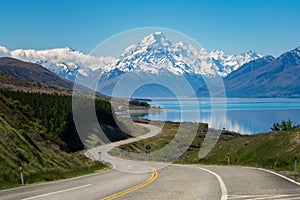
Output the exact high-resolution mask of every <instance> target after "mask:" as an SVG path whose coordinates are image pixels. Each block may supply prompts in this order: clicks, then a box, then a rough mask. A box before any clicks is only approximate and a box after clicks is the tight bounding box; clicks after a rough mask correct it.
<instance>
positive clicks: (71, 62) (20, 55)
mask: <svg viewBox="0 0 300 200" xmlns="http://www.w3.org/2000/svg"><path fill="white" fill-rule="evenodd" d="M150 49H152V50H153V51H152V52H151V53H154V54H152V55H150V52H148V54H147V55H148V56H149V57H148V58H146V57H143V58H144V61H145V59H148V61H150V63H152V64H159V65H160V66H163V65H164V64H168V62H173V63H172V64H173V66H172V67H170V68H168V70H170V71H171V72H173V73H177V74H178V73H181V74H182V73H195V74H202V75H209V74H214V73H218V74H219V75H220V76H223V77H225V76H227V75H228V74H229V73H231V72H232V71H234V70H236V69H237V68H238V67H239V66H241V65H243V64H245V63H247V62H249V61H251V60H254V59H257V58H261V57H263V56H264V55H263V54H258V53H255V52H253V51H249V52H247V53H243V54H240V55H233V54H225V53H224V52H223V51H219V50H213V51H211V52H206V50H205V49H203V48H201V49H196V48H195V47H193V46H191V45H189V44H185V43H183V42H177V43H174V44H172V43H171V41H169V40H168V39H167V38H166V37H165V35H164V34H163V33H161V32H155V33H153V34H150V35H148V36H145V37H144V38H143V39H142V40H141V42H140V43H139V44H137V45H131V46H129V47H128V48H127V49H126V50H125V51H124V52H123V54H122V55H121V56H120V57H118V58H114V57H107V56H106V57H103V56H102V57H101V56H93V55H86V54H84V53H82V52H80V51H75V50H73V49H71V48H57V49H48V50H31V49H29V50H23V49H17V50H13V51H10V50H8V49H7V48H6V47H4V46H0V57H12V58H16V59H20V60H23V61H27V62H31V63H37V64H40V65H42V66H43V67H45V68H47V69H49V70H50V71H52V72H54V73H56V74H58V75H59V76H61V77H63V78H66V79H68V80H72V81H74V80H75V78H76V77H79V78H82V79H84V78H85V77H89V76H90V74H98V75H101V74H103V73H110V72H111V73H114V72H115V71H116V70H117V69H118V70H120V71H130V70H132V69H134V70H137V68H136V67H134V66H135V65H137V64H141V63H139V61H142V60H143V59H140V60H138V58H137V59H136V60H134V58H133V57H130V54H134V55H136V56H146V54H145V52H146V51H148V50H150ZM155 49H156V50H155ZM163 54H165V56H170V57H169V60H168V59H167V60H160V59H162V57H160V56H163ZM203 55H204V56H210V57H211V58H212V63H213V66H211V68H206V69H205V68H203V67H202V68H201V67H200V66H199V62H201V57H203ZM151 56H152V57H151ZM140 58H142V57H140ZM130 60H131V61H133V62H132V63H130ZM156 61H159V63H156ZM164 61H166V62H167V63H162V62H164ZM124 62H125V63H124ZM129 65H130V66H129ZM126 67H128V68H126ZM139 70H142V68H140V69H139ZM144 70H145V72H147V73H149V72H155V71H156V72H157V69H154V68H151V69H144Z"/></svg>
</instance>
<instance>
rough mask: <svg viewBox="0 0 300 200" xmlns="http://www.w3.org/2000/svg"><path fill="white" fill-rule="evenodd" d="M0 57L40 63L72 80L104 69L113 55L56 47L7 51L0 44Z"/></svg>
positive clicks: (111, 60) (112, 59) (110, 61)
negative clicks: (98, 55)
mask: <svg viewBox="0 0 300 200" xmlns="http://www.w3.org/2000/svg"><path fill="white" fill-rule="evenodd" d="M0 57H12V58H16V59H20V60H23V61H26V62H32V63H37V64H40V65H42V66H43V67H45V68H47V69H49V70H50V71H52V72H54V73H56V74H58V75H59V76H61V77H63V78H66V79H69V80H72V81H73V80H74V79H75V78H76V76H79V77H88V76H89V75H90V74H91V73H93V72H94V71H96V70H97V69H99V68H101V69H105V67H106V66H108V64H109V63H112V62H113V61H114V60H115V58H113V57H97V56H92V55H86V54H84V53H82V52H80V51H75V50H72V49H70V48H57V49H47V50H31V49H29V50H23V49H17V50H13V51H9V50H8V49H7V48H5V47H3V46H0Z"/></svg>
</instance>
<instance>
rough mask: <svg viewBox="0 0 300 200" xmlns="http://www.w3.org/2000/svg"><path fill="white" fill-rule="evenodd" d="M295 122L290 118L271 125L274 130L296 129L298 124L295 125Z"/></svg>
mask: <svg viewBox="0 0 300 200" xmlns="http://www.w3.org/2000/svg"><path fill="white" fill-rule="evenodd" d="M292 124H293V122H292V121H291V120H290V119H288V120H287V121H285V120H283V121H282V122H281V124H279V123H278V122H276V123H274V124H273V126H272V127H271V130H272V131H289V130H293V129H296V128H297V127H298V126H293V125H292Z"/></svg>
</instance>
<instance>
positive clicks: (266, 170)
mask: <svg viewBox="0 0 300 200" xmlns="http://www.w3.org/2000/svg"><path fill="white" fill-rule="evenodd" d="M246 168H250V169H258V170H261V171H265V172H269V173H271V174H274V175H277V176H279V177H281V178H283V179H285V180H288V181H290V182H292V183H295V184H296V185H299V186H300V183H299V182H297V181H294V180H293V179H290V178H288V177H286V176H283V175H281V174H278V173H276V172H273V171H271V170H268V169H263V168H256V167H246Z"/></svg>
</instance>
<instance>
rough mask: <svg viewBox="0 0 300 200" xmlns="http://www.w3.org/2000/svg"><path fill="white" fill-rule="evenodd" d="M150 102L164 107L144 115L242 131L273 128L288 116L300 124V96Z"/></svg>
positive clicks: (142, 116)
mask: <svg viewBox="0 0 300 200" xmlns="http://www.w3.org/2000/svg"><path fill="white" fill-rule="evenodd" d="M148 103H149V104H150V105H151V106H154V107H158V106H159V107H161V108H164V111H162V112H159V113H152V114H147V115H141V116H139V117H140V118H144V119H150V120H161V121H177V122H182V121H191V122H205V123H208V124H209V127H212V128H216V129H223V128H225V129H227V130H230V131H236V132H239V133H241V134H256V133H261V132H269V131H270V127H271V126H272V125H273V124H274V123H275V122H281V121H282V120H287V119H290V120H291V121H292V122H293V125H298V124H300V99H225V100H223V99H216V100H211V99H179V100H178V99H154V100H152V101H149V102H148Z"/></svg>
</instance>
